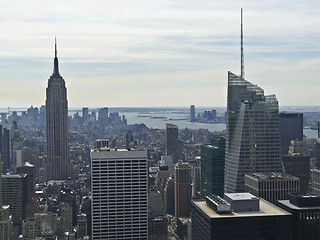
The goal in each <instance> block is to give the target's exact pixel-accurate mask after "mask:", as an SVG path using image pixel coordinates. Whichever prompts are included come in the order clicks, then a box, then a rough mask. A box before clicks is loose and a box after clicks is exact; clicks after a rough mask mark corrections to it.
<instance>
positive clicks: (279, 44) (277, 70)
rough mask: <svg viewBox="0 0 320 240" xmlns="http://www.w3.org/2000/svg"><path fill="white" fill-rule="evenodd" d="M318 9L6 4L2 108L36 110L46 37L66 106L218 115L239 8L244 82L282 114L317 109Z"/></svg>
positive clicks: (47, 63) (236, 44) (307, 5)
mask: <svg viewBox="0 0 320 240" xmlns="http://www.w3.org/2000/svg"><path fill="white" fill-rule="evenodd" d="M319 5H320V3H318V2H317V1H313V0H309V1H290V2H289V1H283V2H281V3H279V2H277V1H269V2H268V3H262V2H259V3H252V2H249V1H242V2H241V3H238V2H236V1H229V2H228V3H222V2H217V1H214V2H212V1H204V2H202V3H201V4H199V2H196V1H192V0H189V1H186V2H183V3H176V2H174V1H153V2H152V4H151V3H150V2H148V1H132V2H128V1H117V2H104V1H98V0H96V1H94V2H93V3H89V2H85V1H68V2H63V1H55V2H54V3H47V2H41V1H38V0H32V1H28V3H27V2H22V1H17V0H15V1H10V2H9V1H4V2H1V3H0V7H1V9H2V10H3V15H2V16H1V17H0V26H1V29H2V36H1V37H0V79H1V90H0V108H6V107H11V108H15V107H25V106H26V105H27V106H30V105H34V106H40V105H44V103H45V88H46V83H47V80H48V76H49V75H50V74H51V73H52V70H53V63H52V62H53V58H54V36H57V41H58V55H59V60H60V72H61V75H62V76H64V78H65V80H66V87H67V89H68V90H67V91H68V99H69V105H70V107H81V106H88V107H102V106H109V107H179V106H189V105H191V104H194V105H196V106H226V101H227V100H226V99H227V97H226V94H227V72H228V70H230V71H232V72H234V73H236V74H238V75H240V8H243V9H244V15H243V23H244V66H245V76H246V79H247V80H249V81H252V82H254V83H256V84H258V86H261V87H263V88H264V89H265V94H267V95H269V94H275V95H276V96H277V98H278V100H279V104H280V106H281V105H282V106H288V105H299V106H302V105H317V104H315V102H316V96H317V87H318V86H319V83H318V82H317V81H316V77H317V76H319V74H317V73H319V70H318V65H319V64H320V57H319V53H320V49H319V44H318V41H319V37H320V30H319V29H320V28H319V27H320V17H319V16H320V8H319ZM74 6H76V7H74ZM288 92H290V93H291V92H292V94H288Z"/></svg>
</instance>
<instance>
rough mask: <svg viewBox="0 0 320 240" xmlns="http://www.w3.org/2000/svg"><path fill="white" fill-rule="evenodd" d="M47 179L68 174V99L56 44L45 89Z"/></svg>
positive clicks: (66, 176) (54, 178)
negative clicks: (52, 63) (50, 72)
mask: <svg viewBox="0 0 320 240" xmlns="http://www.w3.org/2000/svg"><path fill="white" fill-rule="evenodd" d="M46 136H47V161H46V178H47V180H67V179H68V178H69V176H70V164H69V153H68V100H67V89H66V86H65V81H64V79H63V78H62V77H61V75H60V73H59V63H58V57H57V44H55V58H54V69H53V73H52V75H51V77H50V78H49V80H48V87H47V89H46Z"/></svg>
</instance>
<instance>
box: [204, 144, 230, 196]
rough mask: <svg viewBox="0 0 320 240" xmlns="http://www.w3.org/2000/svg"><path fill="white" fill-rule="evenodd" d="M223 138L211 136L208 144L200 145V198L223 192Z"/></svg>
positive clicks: (220, 194)
mask: <svg viewBox="0 0 320 240" xmlns="http://www.w3.org/2000/svg"><path fill="white" fill-rule="evenodd" d="M225 144H226V140H225V139H224V138H211V139H210V144H209V145H203V146H201V198H205V197H206V196H211V195H212V194H214V195H219V196H220V197H223V194H224V164H225Z"/></svg>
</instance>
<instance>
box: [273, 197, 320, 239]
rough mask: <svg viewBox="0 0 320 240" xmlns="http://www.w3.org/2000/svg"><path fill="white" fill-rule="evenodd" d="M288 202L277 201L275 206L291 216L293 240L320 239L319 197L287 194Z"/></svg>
mask: <svg viewBox="0 0 320 240" xmlns="http://www.w3.org/2000/svg"><path fill="white" fill-rule="evenodd" d="M288 197H289V199H288V200H279V201H278V202H277V204H276V205H277V206H279V207H280V208H282V209H284V210H285V211H287V212H289V213H290V214H292V226H293V231H292V239H293V240H305V239H308V240H319V239H320V227H319V226H320V197H317V196H315V195H303V194H299V193H295V194H289V195H288Z"/></svg>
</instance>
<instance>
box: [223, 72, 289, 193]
mask: <svg viewBox="0 0 320 240" xmlns="http://www.w3.org/2000/svg"><path fill="white" fill-rule="evenodd" d="M226 131H227V133H226V163H225V192H226V193H228V192H243V191H244V188H245V183H244V176H245V174H246V173H253V172H261V173H263V172H282V170H283V169H282V160H281V149H280V126H279V107H278V100H277V98H276V96H275V95H269V96H265V95H264V90H263V89H262V88H260V87H258V86H257V85H255V84H252V83H251V82H249V81H246V80H245V79H243V78H242V77H241V76H237V75H235V74H233V73H231V72H228V103H227V124H226Z"/></svg>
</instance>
